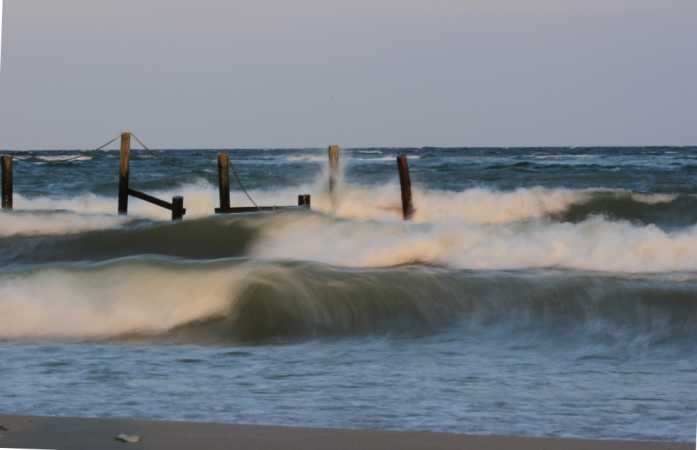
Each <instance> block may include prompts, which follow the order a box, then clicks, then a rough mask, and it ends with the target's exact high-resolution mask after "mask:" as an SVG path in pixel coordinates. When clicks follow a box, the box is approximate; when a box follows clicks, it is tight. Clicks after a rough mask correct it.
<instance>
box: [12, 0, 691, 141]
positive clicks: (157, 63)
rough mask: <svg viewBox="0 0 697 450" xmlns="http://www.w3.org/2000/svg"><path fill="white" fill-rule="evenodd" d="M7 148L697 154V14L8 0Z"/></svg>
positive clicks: (443, 0) (561, 4)
mask: <svg viewBox="0 0 697 450" xmlns="http://www.w3.org/2000/svg"><path fill="white" fill-rule="evenodd" d="M4 3H5V5H4V22H3V30H2V33H3V39H2V45H3V51H2V59H3V61H2V68H1V70H0V149H36V148H46V149H54V148H55V149H62V148H81V149H82V148H84V149H88V148H94V147H97V146H99V145H100V144H102V143H103V142H105V141H106V140H108V139H109V138H111V137H113V136H115V135H117V134H118V133H120V132H121V131H123V130H130V131H133V132H135V133H136V134H137V135H138V136H140V137H141V138H142V139H143V140H144V141H145V142H146V143H147V144H148V145H149V146H151V147H155V148H239V147H254V148H257V147H263V148H269V147H324V146H327V145H329V144H340V145H342V146H345V147H355V146H426V145H429V146H430V145H433V146H556V145H564V146H586V145H589V146H590V145H697V122H696V121H697V57H696V56H695V55H697V26H696V24H697V1H695V0H293V1H291V0H186V1H185V0H6V1H5V2H4Z"/></svg>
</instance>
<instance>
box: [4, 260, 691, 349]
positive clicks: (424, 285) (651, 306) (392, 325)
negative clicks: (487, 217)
mask: <svg viewBox="0 0 697 450" xmlns="http://www.w3.org/2000/svg"><path fill="white" fill-rule="evenodd" d="M696 287H697V279H696V278H694V277H690V276H684V277H682V278H681V277H676V276H671V277H667V278H661V277H654V278H652V279H637V278H632V277H609V276H607V277H599V276H597V275H584V274H573V275H571V274H568V273H564V272H555V271H542V272H540V271H526V272H470V271H449V270H444V269H437V268H429V267H400V268H391V269H384V270H346V269H339V268H334V267H330V266H324V265H318V264H308V263H258V262H250V261H219V262H214V263H211V262H209V263H200V264H196V263H191V262H188V263H187V262H173V261H167V260H161V259H160V260H158V259H150V260H147V261H134V260H132V259H125V260H120V261H115V262H110V263H108V264H101V265H96V266H91V267H83V266H78V265H63V266H55V267H45V268H42V269H34V270H26V271H18V272H14V273H5V274H3V275H1V276H0V312H2V314H0V338H1V339H30V340H31V339H77V340H85V339H86V340H95V339H97V340H99V339H110V340H111V339H117V340H119V339H121V340H127V339H146V340H149V339H158V340H159V339H166V340H172V341H176V342H192V343H223V342H229V341H251V342H256V341H263V340H268V339H276V338H281V339H285V338H312V337H316V336H330V335H355V334H363V333H371V334H373V333H389V334H394V333H398V334H408V335H413V334H421V333H431V332H434V331H437V330H439V329H449V328H450V327H459V328H461V329H462V330H464V331H465V332H466V333H482V332H496V333H532V334H549V333H551V334H554V335H558V336H576V335H578V333H581V334H582V335H584V336H587V337H591V338H601V339H617V340H623V339H628V338H631V339H635V340H636V339H639V340H641V341H642V342H645V343H650V344H660V343H665V342H669V341H672V340H673V339H676V338H681V337H691V336H694V334H695V331H697V326H696V325H695V320H694V319H695V318H696V317H697V299H695V297H694V294H693V292H694V290H695V288H696Z"/></svg>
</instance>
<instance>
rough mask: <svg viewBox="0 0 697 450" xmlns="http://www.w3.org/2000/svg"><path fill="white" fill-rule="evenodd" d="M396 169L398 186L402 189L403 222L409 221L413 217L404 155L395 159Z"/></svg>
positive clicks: (409, 182) (407, 168) (409, 183)
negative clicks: (397, 171)
mask: <svg viewBox="0 0 697 450" xmlns="http://www.w3.org/2000/svg"><path fill="white" fill-rule="evenodd" d="M397 168H398V170H399V184H400V186H401V188H402V213H403V215H404V220H410V219H411V218H412V217H413V216H414V204H413V203H412V198H411V177H410V175H409V162H408V160H407V157H406V155H400V156H398V157H397Z"/></svg>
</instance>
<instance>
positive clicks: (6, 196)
mask: <svg viewBox="0 0 697 450" xmlns="http://www.w3.org/2000/svg"><path fill="white" fill-rule="evenodd" d="M0 159H1V160H2V161H1V162H0V165H2V209H12V200H13V198H12V197H13V194H12V156H9V155H5V156H3V157H2V158H0Z"/></svg>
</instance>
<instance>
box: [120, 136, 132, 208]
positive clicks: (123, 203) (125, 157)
mask: <svg viewBox="0 0 697 450" xmlns="http://www.w3.org/2000/svg"><path fill="white" fill-rule="evenodd" d="M130 152H131V133H128V132H126V133H121V159H120V163H119V214H123V215H125V214H128V166H129V157H130Z"/></svg>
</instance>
